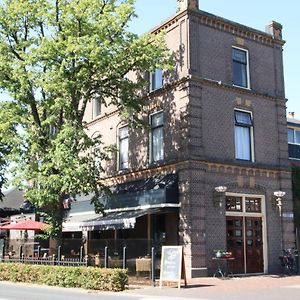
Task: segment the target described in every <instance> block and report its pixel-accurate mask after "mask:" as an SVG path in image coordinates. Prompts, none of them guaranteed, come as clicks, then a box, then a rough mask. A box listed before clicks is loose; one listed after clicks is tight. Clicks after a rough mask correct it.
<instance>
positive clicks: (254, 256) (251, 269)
mask: <svg viewBox="0 0 300 300" xmlns="http://www.w3.org/2000/svg"><path fill="white" fill-rule="evenodd" d="M245 248H246V258H247V259H246V271H247V273H262V272H263V271H264V266H263V237H262V219H261V218H253V217H246V218H245Z"/></svg>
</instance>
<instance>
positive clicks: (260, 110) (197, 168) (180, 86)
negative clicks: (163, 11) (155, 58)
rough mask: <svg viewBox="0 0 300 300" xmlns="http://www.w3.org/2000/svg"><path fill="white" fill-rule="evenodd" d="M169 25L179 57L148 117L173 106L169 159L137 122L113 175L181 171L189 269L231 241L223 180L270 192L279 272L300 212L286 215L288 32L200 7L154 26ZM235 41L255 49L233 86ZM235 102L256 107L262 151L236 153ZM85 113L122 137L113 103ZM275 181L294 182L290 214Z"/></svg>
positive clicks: (204, 266) (232, 189)
mask: <svg viewBox="0 0 300 300" xmlns="http://www.w3.org/2000/svg"><path fill="white" fill-rule="evenodd" d="M277 25H278V24H277ZM270 28H271V29H270V30H271V32H272V26H271V27H270ZM161 29H163V30H165V31H166V41H167V44H168V47H169V48H170V49H171V50H172V51H174V52H175V53H176V57H177V63H176V68H175V71H174V72H173V73H172V74H171V75H169V76H166V77H165V86H164V87H163V88H162V89H159V90H157V91H154V92H153V93H151V94H150V96H149V97H150V99H151V104H150V107H149V108H147V111H145V118H148V116H149V114H151V112H155V111H158V110H163V111H164V161H163V162H159V163H155V164H151V163H150V162H149V147H148V145H149V132H147V130H146V129H132V128H130V130H129V150H130V151H129V169H128V170H126V171H118V170H117V154H116V155H112V159H111V161H110V162H108V163H107V165H106V170H107V174H106V176H107V177H108V178H109V179H110V182H111V183H117V182H124V181H132V180H135V179H141V178H147V177H148V176H153V175H155V174H167V173H177V174H178V176H179V183H178V185H179V203H180V205H181V206H180V210H179V215H178V217H179V227H178V235H179V243H180V244H182V245H183V246H184V254H185V264H186V269H187V275H188V277H195V276H203V275H207V274H212V273H213V270H214V264H213V261H212V259H211V258H212V255H213V250H214V249H226V247H227V245H226V235H227V232H226V212H225V204H224V201H225V200H224V199H223V206H222V207H216V206H215V205H214V197H216V195H215V190H214V188H215V187H216V186H220V185H222V186H226V187H227V193H236V194H243V195H260V196H263V197H264V198H263V199H265V214H264V218H265V219H264V220H265V221H264V224H263V227H264V228H263V229H264V230H265V233H266V235H267V236H265V237H264V238H265V240H264V241H265V242H266V245H264V251H265V252H266V253H264V255H265V256H264V272H276V271H277V270H278V269H279V262H278V256H279V255H280V250H281V247H287V246H291V245H293V244H294V242H295V237H294V233H293V220H292V219H287V218H284V215H285V214H284V213H288V212H291V211H292V210H293V208H292V191H291V174H290V171H289V168H288V167H289V162H288V148H287V140H286V136H287V131H286V125H287V124H286V112H285V103H286V99H285V97H284V81H283V64H282V46H283V44H284V42H283V41H282V40H281V39H280V35H278V34H277V35H276V36H272V35H271V34H269V33H264V32H260V31H258V30H255V29H252V28H248V27H246V26H243V25H240V24H237V23H234V22H231V21H228V20H225V19H222V18H220V17H217V16H213V15H211V14H208V13H205V12H203V11H200V10H197V9H195V7H193V8H192V9H191V10H182V11H180V12H178V13H177V14H176V15H175V16H174V17H172V18H170V19H169V20H168V21H166V22H165V23H164V24H162V25H160V26H159V27H157V28H156V29H154V31H153V32H154V33H155V32H157V31H160V30H161ZM277 33H278V32H277ZM233 46H237V47H239V48H242V49H245V50H247V51H248V53H249V74H250V89H245V88H240V87H236V86H233V83H232V58H231V51H232V47H233ZM234 109H242V110H245V111H249V112H251V113H252V116H253V141H254V147H253V148H254V149H253V151H254V161H238V160H236V159H235V139H234ZM86 121H87V122H88V124H89V125H88V129H89V132H90V133H91V134H94V132H96V131H99V132H100V133H101V134H102V135H103V140H104V143H105V145H110V144H116V143H117V130H118V128H119V127H120V125H121V124H123V123H122V122H121V120H120V119H119V117H118V114H117V112H116V111H115V110H114V109H113V108H111V107H107V108H102V112H101V114H100V116H99V117H98V118H97V119H95V120H92V104H90V106H89V107H88V108H87V111H86ZM276 190H283V191H285V192H286V196H285V197H284V201H283V207H282V216H281V217H280V215H279V213H278V210H277V208H276V207H274V196H273V193H274V191H276ZM174 230H175V229H174ZM282 234H283V238H281V236H282Z"/></svg>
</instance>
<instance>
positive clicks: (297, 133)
mask: <svg viewBox="0 0 300 300" xmlns="http://www.w3.org/2000/svg"><path fill="white" fill-rule="evenodd" d="M295 143H296V144H300V131H298V130H295Z"/></svg>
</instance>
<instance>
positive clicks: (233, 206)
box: [226, 196, 242, 211]
mask: <svg viewBox="0 0 300 300" xmlns="http://www.w3.org/2000/svg"><path fill="white" fill-rule="evenodd" d="M226 210H227V211H242V197H234V196H227V197H226Z"/></svg>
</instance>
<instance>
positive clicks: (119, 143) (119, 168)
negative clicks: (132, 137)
mask: <svg viewBox="0 0 300 300" xmlns="http://www.w3.org/2000/svg"><path fill="white" fill-rule="evenodd" d="M125 127H127V130H128V132H127V137H126V138H122V139H121V138H120V130H121V129H123V128H125ZM125 139H127V141H128V148H127V167H123V166H122V165H121V141H123V140H125ZM117 141H118V170H119V171H122V170H127V169H128V168H129V126H128V124H125V125H122V126H120V127H118V139H117Z"/></svg>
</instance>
